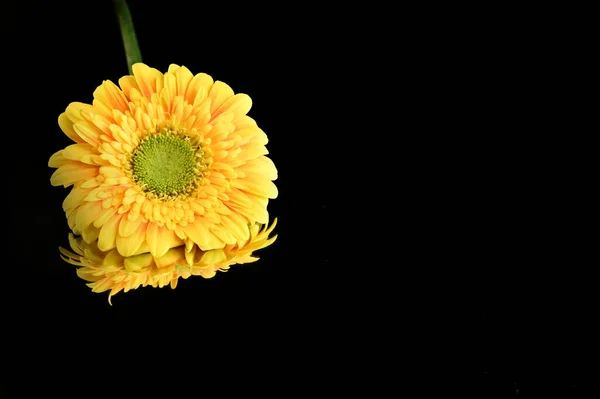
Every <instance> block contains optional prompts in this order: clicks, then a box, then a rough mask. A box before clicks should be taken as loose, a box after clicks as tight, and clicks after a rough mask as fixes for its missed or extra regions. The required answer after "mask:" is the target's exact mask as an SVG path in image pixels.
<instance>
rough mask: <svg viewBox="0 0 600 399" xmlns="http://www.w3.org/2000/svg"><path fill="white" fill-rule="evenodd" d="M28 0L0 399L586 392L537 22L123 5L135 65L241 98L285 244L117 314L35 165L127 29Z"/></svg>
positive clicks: (584, 262) (7, 44) (591, 237)
mask: <svg viewBox="0 0 600 399" xmlns="http://www.w3.org/2000/svg"><path fill="white" fill-rule="evenodd" d="M45 3H46V2H33V3H30V2H29V3H24V2H13V3H4V4H3V5H2V6H1V7H2V8H0V9H1V10H2V35H3V39H4V40H3V41H2V48H3V52H2V62H1V64H2V72H3V74H2V77H3V84H4V85H5V87H6V88H7V89H5V90H4V91H3V101H2V104H3V105H2V116H3V118H4V119H3V121H4V124H5V125H4V126H5V127H4V129H3V141H2V143H3V147H2V149H3V150H4V151H5V152H6V153H5V159H6V160H7V161H6V162H5V168H4V169H3V170H4V174H3V176H2V177H3V179H7V181H8V184H6V183H5V185H4V186H3V187H4V188H3V203H4V204H5V207H4V212H5V213H4V218H5V219H4V221H5V231H4V233H3V236H4V237H5V241H4V243H5V251H4V253H5V254H6V257H5V258H4V260H3V261H2V266H3V267H4V268H5V271H4V273H2V274H0V278H1V279H2V280H1V282H2V296H3V297H4V299H3V301H2V305H0V306H1V308H2V315H3V316H2V317H3V320H2V332H3V335H2V337H3V338H2V339H3V340H4V342H5V344H4V345H3V349H2V351H3V352H2V356H1V359H2V362H4V364H3V366H6V368H5V369H6V370H8V372H7V373H6V374H5V379H4V381H5V382H4V384H5V385H4V386H0V398H4V397H8V398H11V397H31V394H32V393H33V392H34V391H35V392H36V393H40V392H41V393H43V394H44V396H45V395H48V396H50V395H51V394H52V395H53V394H55V393H58V394H61V393H64V394H68V393H74V394H77V395H79V397H82V396H81V395H83V397H88V396H87V393H89V395H90V396H92V394H94V393H98V394H114V393H115V392H116V393H131V395H138V396H139V395H140V394H141V392H142V391H144V392H145V391H146V390H147V391H148V392H149V393H152V394H157V395H159V394H160V395H163V396H167V397H173V396H177V397H179V395H176V393H178V392H180V391H187V395H186V396H182V397H197V396H200V395H205V396H207V397H228V394H229V393H233V392H235V393H236V394H239V393H243V394H250V393H253V394H255V393H258V394H262V395H271V394H273V395H275V396H276V397H295V395H297V394H303V395H305V396H310V397H316V396H321V395H323V396H326V395H329V396H336V395H339V396H347V394H348V393H352V394H353V395H356V396H362V397H373V398H379V397H402V394H404V395H405V396H406V397H426V398H437V397H475V398H480V399H487V398H490V399H491V398H521V399H526V398H538V397H539V398H550V397H559V398H590V397H595V396H596V395H595V392H594V391H595V390H596V382H597V380H598V378H597V375H598V373H597V366H596V364H597V363H598V361H597V359H598V356H597V354H598V351H597V344H596V341H597V337H598V336H599V335H598V328H597V327H596V324H597V322H596V319H597V314H598V311H597V303H598V299H597V292H598V290H597V287H596V286H597V283H596V281H597V278H596V277H595V273H594V269H595V268H597V256H595V254H590V249H593V248H595V241H596V240H597V234H596V233H593V231H595V225H596V224H595V223H593V222H591V221H590V220H593V219H594V218H595V217H594V216H593V213H592V212H591V211H590V210H591V209H595V205H594V199H593V198H595V197H594V195H593V194H592V192H593V186H594V185H595V184H596V181H597V177H595V175H594V174H593V173H591V172H590V171H593V170H596V169H597V165H595V164H594V162H595V159H596V158H597V157H596V156H595V155H594V154H593V153H592V154H591V155H590V150H592V149H593V147H592V146H591V145H590V144H589V143H588V142H587V141H588V137H589V136H590V135H592V133H589V132H590V130H589V129H588V130H585V129H580V128H573V124H572V122H569V123H565V122H564V121H562V120H560V118H559V117H558V115H559V114H558V113H553V112H550V111H548V110H547V109H546V107H545V104H544V103H543V100H544V98H547V97H548V96H551V95H552V94H553V93H554V91H553V90H555V89H556V87H557V85H558V84H557V85H555V86H552V85H550V84H549V83H548V82H551V81H552V80H553V79H555V77H556V76H557V75H556V74H553V73H550V72H547V75H545V73H546V72H545V71H546V69H547V67H548V65H550V64H548V63H545V62H541V61H540V59H541V58H540V57H542V55H541V53H542V52H543V49H542V46H541V45H540V44H539V43H543V42H544V40H541V39H539V37H540V33H539V32H547V30H542V31H540V30H536V29H527V30H524V31H523V32H521V33H519V34H516V33H514V32H516V31H517V30H518V26H519V25H523V26H530V25H529V23H528V21H530V20H529V19H527V18H524V17H519V18H516V17H515V18H514V20H513V19H512V17H511V19H510V21H509V22H510V23H509V22H507V21H508V20H507V19H502V20H501V21H499V22H496V24H494V22H493V21H491V20H490V19H488V18H491V17H489V16H488V15H487V14H485V15H484V17H482V18H481V20H478V21H477V22H476V23H475V22H473V26H472V25H468V26H469V29H467V28H462V26H463V25H460V26H459V25H452V24H451V25H452V26H451V27H449V28H448V29H441V32H440V33H439V34H438V33H437V31H435V30H434V29H433V28H432V29H429V27H428V26H427V24H431V25H432V26H436V23H433V22H432V19H431V18H432V17H431V16H432V15H434V14H435V10H433V9H429V10H426V12H425V14H424V15H425V17H423V18H422V19H423V21H422V23H421V22H418V23H417V22H415V25H417V26H416V27H415V26H413V25H410V28H406V27H405V26H409V23H410V22H411V21H413V20H415V18H416V19H418V18H417V17H416V16H414V15H413V14H410V13H400V14H391V15H400V16H401V17H402V18H401V20H402V24H401V25H402V26H400V27H397V25H398V21H385V20H384V17H383V16H382V15H383V14H385V12H384V11H382V12H381V13H379V14H378V13H375V14H377V15H373V16H370V15H365V10H364V9H362V8H360V7H358V8H360V9H356V10H348V9H347V8H344V9H343V10H337V9H335V10H333V9H332V11H325V10H323V9H321V8H320V7H316V8H315V7H314V6H313V7H308V6H305V5H303V4H291V5H289V7H288V8H285V7H281V8H273V7H275V6H270V7H267V8H265V9H264V10H263V9H259V8H257V7H256V6H255V5H254V4H250V3H247V4H245V5H233V3H231V4H229V3H228V4H219V5H216V3H211V4H208V3H207V4H202V5H201V6H196V7H195V8H193V7H191V6H189V5H188V3H187V2H178V1H172V2H167V3H158V2H157V3H156V4H155V3H154V2H150V1H136V0H133V1H131V2H130V4H131V12H132V15H133V18H134V22H135V24H136V29H137V33H138V39H139V42H140V47H141V52H142V57H143V60H144V62H145V63H146V64H148V65H151V66H153V67H156V68H158V69H159V70H161V71H165V70H166V69H167V68H168V65H169V64H170V63H176V64H179V65H185V66H186V67H188V68H189V69H190V70H191V71H192V72H193V73H198V72H206V73H208V74H210V75H211V76H212V77H213V78H215V79H216V80H222V81H224V82H226V83H227V84H229V85H230V86H231V87H232V88H233V89H234V91H236V92H244V93H247V94H249V95H250V96H251V97H252V99H253V104H254V105H253V108H252V110H251V111H250V116H252V117H253V118H254V119H256V120H257V122H258V124H259V126H260V127H261V128H262V129H263V130H264V131H265V132H266V133H267V135H268V136H269V139H270V142H269V144H268V146H267V147H268V149H269V151H270V156H271V158H272V159H273V161H274V162H275V164H276V166H277V168H278V171H279V179H278V180H277V181H276V184H277V186H278V188H279V198H277V199H276V200H273V201H271V203H270V204H269V211H270V214H271V215H272V216H273V217H277V218H278V219H279V224H278V226H277V228H276V233H277V234H279V238H278V240H277V241H276V242H275V244H274V245H273V246H271V247H269V248H266V249H264V250H262V251H260V252H259V253H258V255H259V256H260V258H261V259H260V260H259V261H258V262H257V263H254V264H251V265H241V266H237V267H236V266H234V267H233V268H232V270H231V271H230V272H228V273H220V274H218V275H217V276H216V277H215V278H213V279H210V280H205V279H202V278H200V277H196V278H190V279H188V280H181V281H180V283H179V286H178V287H177V289H175V290H171V289H170V288H163V289H153V288H140V289H138V290H135V291H132V292H129V293H127V294H122V293H121V294H118V295H116V296H115V297H113V305H114V306H112V307H111V306H109V305H108V303H107V300H106V294H94V293H92V292H91V291H90V290H89V288H88V287H86V286H85V283H84V281H83V280H80V279H79V278H78V277H77V276H76V274H75V272H74V268H73V266H71V265H69V264H66V263H64V262H63V261H62V260H60V258H59V253H58V246H65V245H67V244H68V241H67V233H68V227H67V221H66V218H65V217H64V213H63V211H62V207H61V204H62V200H63V199H64V196H65V195H66V190H64V189H63V188H60V187H52V186H51V185H50V182H49V179H50V175H51V174H52V169H50V168H48V167H47V161H48V158H49V157H50V156H51V155H52V154H53V153H54V152H56V151H57V150H59V149H61V148H63V147H65V146H66V145H68V144H69V140H68V138H67V137H66V136H65V135H64V134H63V133H62V132H61V131H60V129H59V128H58V125H57V118H58V115H59V114H60V113H61V112H62V111H63V110H64V109H65V107H66V106H67V105H68V104H69V103H70V102H72V101H82V102H89V101H91V99H92V92H93V91H94V89H95V88H96V87H97V86H98V85H99V84H100V83H101V82H102V80H104V79H110V80H112V81H113V82H116V81H117V80H118V78H119V77H121V76H123V75H125V74H126V73H127V67H126V64H125V55H124V52H123V49H122V44H121V38H120V33H119V27H118V25H117V21H116V18H115V17H114V13H113V8H112V4H111V2H110V1H99V2H60V3H59V4H54V3H53V4H50V3H47V4H45ZM84 3H85V6H84V5H83V4H84ZM198 7H199V8H200V10H197V9H196V8H198ZM28 10H35V13H33V14H32V13H30V12H28ZM315 10H317V11H315ZM350 12H353V13H354V14H352V17H351V16H349V15H350V14H347V13H350ZM440 12H441V13H442V14H444V13H443V12H442V11H440ZM492 14H494V13H492ZM482 15H483V14H482ZM490 15H491V14H490ZM494 15H495V14H494ZM519 15H522V14H519ZM441 19H442V20H443V19H444V18H441ZM534 19H535V18H533V17H532V19H531V20H534ZM535 20H537V19H535ZM471 22H472V21H471ZM405 24H406V25H405ZM373 26H374V27H375V28H373ZM490 27H491V28H490ZM373 29H375V30H376V32H375V33H374V32H373ZM385 29H389V32H386V31H385ZM486 29H489V31H486ZM431 32H436V34H434V35H433V36H434V39H433V40H432V42H433V43H432V44H433V45H430V44H431V43H429V39H426V38H425V37H426V36H427V37H428V35H431ZM451 32H452V33H453V35H451V34H450V33H451ZM509 33H510V34H514V37H511V36H510V34H509ZM369 35H372V36H369ZM524 36H527V37H530V40H524V39H523V37H524ZM398 37H400V38H399V39H398ZM561 37H562V36H561V35H556V37H551V38H550V39H548V42H549V43H551V46H549V47H551V48H552V50H553V51H557V50H556V48H557V47H560V46H561V45H565V42H564V41H561V40H563V39H561ZM531 38H537V39H535V40H534V39H531ZM419 40H423V42H425V44H421V42H420V41H419ZM566 43H567V44H568V46H569V47H570V46H571V45H570V44H569V43H571V42H566ZM570 48H571V52H572V53H576V51H575V50H573V49H572V47H570ZM532 49H534V50H535V51H533V50H532ZM381 54H385V55H390V56H391V58H396V57H398V59H399V60H400V61H399V62H397V63H395V62H396V61H397V60H395V61H393V62H392V61H389V60H387V59H383V60H379V59H378V57H379V56H380V55H381ZM558 58H560V57H558ZM553 65H554V64H553ZM397 83H400V84H399V86H400V87H392V86H394V85H395V84H397ZM389 108H391V109H389ZM562 112H567V109H566V108H564V109H562ZM12 118H16V119H15V120H16V121H17V124H16V125H15V124H14V123H15V122H13V120H12ZM567 119H568V118H567ZM580 132H584V133H585V134H581V133H580ZM594 134H595V133H594ZM13 148H15V150H12V149H13ZM390 153H391V154H390ZM590 174H591V175H592V177H590V176H589V175H590ZM590 230H591V231H592V233H590V232H589V231H590ZM45 377H49V378H45ZM42 380H44V383H41V382H40V381H42ZM46 380H48V382H46ZM3 389H4V391H3ZM437 390H443V391H445V393H444V394H443V395H441V396H440V395H438V394H434V393H433V391H437ZM397 393H398V394H397ZM2 395H4V396H2ZM131 395H130V396H131Z"/></svg>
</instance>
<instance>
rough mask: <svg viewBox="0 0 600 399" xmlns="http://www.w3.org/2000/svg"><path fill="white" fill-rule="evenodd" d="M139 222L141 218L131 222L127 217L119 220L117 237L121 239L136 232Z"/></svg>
mask: <svg viewBox="0 0 600 399" xmlns="http://www.w3.org/2000/svg"><path fill="white" fill-rule="evenodd" d="M128 216H129V214H128ZM141 222H142V218H135V219H133V220H129V217H124V218H123V219H121V223H119V235H120V236H121V237H129V236H130V235H132V234H133V232H134V231H135V230H137V228H138V227H139V226H140V223H141Z"/></svg>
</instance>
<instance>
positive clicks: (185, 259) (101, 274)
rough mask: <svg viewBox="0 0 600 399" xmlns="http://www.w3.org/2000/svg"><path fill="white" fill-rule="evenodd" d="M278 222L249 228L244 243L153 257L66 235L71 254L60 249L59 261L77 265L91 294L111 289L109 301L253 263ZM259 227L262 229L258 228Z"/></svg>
mask: <svg viewBox="0 0 600 399" xmlns="http://www.w3.org/2000/svg"><path fill="white" fill-rule="evenodd" d="M276 224H277V219H275V221H274V222H273V224H272V225H271V226H270V227H269V228H267V226H266V225H264V226H263V225H260V224H258V223H255V224H253V225H252V226H251V227H249V228H248V232H249V238H248V240H246V241H245V242H241V243H237V244H234V245H226V246H225V247H223V248H219V249H212V250H208V251H203V250H201V249H200V248H199V247H198V246H197V245H196V244H189V245H188V244H186V245H180V246H177V247H173V248H170V249H169V250H168V251H167V252H166V253H165V254H163V255H161V256H156V255H153V254H152V253H150V251H149V248H148V246H147V244H142V246H141V247H140V248H139V249H138V250H137V251H136V252H135V253H134V254H132V255H130V256H122V255H121V254H120V253H119V251H118V250H117V248H114V249H112V250H109V251H102V250H100V249H99V248H98V240H95V241H93V242H91V243H88V242H86V241H85V240H83V239H82V238H81V237H78V238H76V237H75V236H74V235H73V234H72V233H70V234H69V243H70V246H71V249H72V250H73V251H74V252H71V251H69V250H67V249H64V248H60V252H61V254H62V255H61V256H62V258H63V259H64V260H65V261H66V262H68V263H70V264H72V265H75V266H78V269H77V275H78V276H79V277H81V278H82V279H84V280H86V281H89V283H88V284H87V285H88V286H89V287H90V288H92V291H93V292H104V291H108V290H110V293H109V296H108V301H109V303H110V302H111V297H112V296H113V295H115V294H117V293H118V292H120V291H124V292H127V291H129V290H132V289H136V288H138V287H140V286H142V287H145V286H152V287H164V286H166V285H170V286H171V288H175V287H176V286H177V281H178V280H179V278H180V277H182V278H184V279H187V278H188V277H190V276H192V275H195V276H202V277H204V278H211V277H213V276H214V275H215V274H216V272H217V271H227V270H228V269H229V268H230V267H231V265H234V264H243V263H250V262H255V261H256V260H258V258H257V257H255V256H253V252H254V251H257V250H259V249H262V248H265V247H267V246H269V245H271V244H272V243H273V242H274V241H275V240H276V239H277V236H273V237H271V238H269V235H270V234H271V232H272V231H273V229H274V228H275V225H276ZM261 226H262V229H261Z"/></svg>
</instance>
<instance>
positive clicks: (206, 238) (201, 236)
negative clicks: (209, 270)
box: [182, 221, 225, 251]
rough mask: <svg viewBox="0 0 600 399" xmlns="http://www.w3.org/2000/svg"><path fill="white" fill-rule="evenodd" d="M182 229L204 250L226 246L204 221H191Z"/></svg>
mask: <svg viewBox="0 0 600 399" xmlns="http://www.w3.org/2000/svg"><path fill="white" fill-rule="evenodd" d="M182 229H183V231H184V232H185V234H186V235H187V236H188V237H189V238H190V239H191V240H192V241H194V242H195V243H196V245H198V246H199V247H200V249H202V250H203V251H208V250H210V249H215V248H221V247H223V246H225V243H224V242H223V241H221V240H220V239H219V238H217V237H216V236H215V235H214V234H212V233H211V232H210V231H209V230H208V227H206V225H205V224H204V223H203V222H202V221H196V222H194V223H190V224H188V225H187V226H185V227H182Z"/></svg>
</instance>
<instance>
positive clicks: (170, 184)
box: [131, 131, 202, 198]
mask: <svg viewBox="0 0 600 399" xmlns="http://www.w3.org/2000/svg"><path fill="white" fill-rule="evenodd" d="M199 150H200V151H199ZM201 157H202V151H201V149H199V148H197V147H196V148H195V147H194V146H192V144H191V143H190V140H189V138H188V137H181V136H180V135H177V134H174V133H173V132H171V131H162V132H161V133H158V134H155V135H149V136H146V137H145V138H144V139H142V141H141V142H140V144H139V145H138V146H137V148H136V149H135V151H134V152H133V154H132V157H131V172H132V174H133V179H134V181H135V182H136V183H137V184H139V185H140V186H141V187H142V189H143V190H144V191H145V192H146V193H149V194H151V195H152V196H156V197H158V198H173V197H180V196H181V195H186V194H189V193H190V192H191V191H192V190H193V189H194V188H195V187H197V185H198V181H199V180H200V178H201V177H202V173H201V169H202V164H201V162H199V159H198V158H201ZM200 161H201V159H200Z"/></svg>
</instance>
